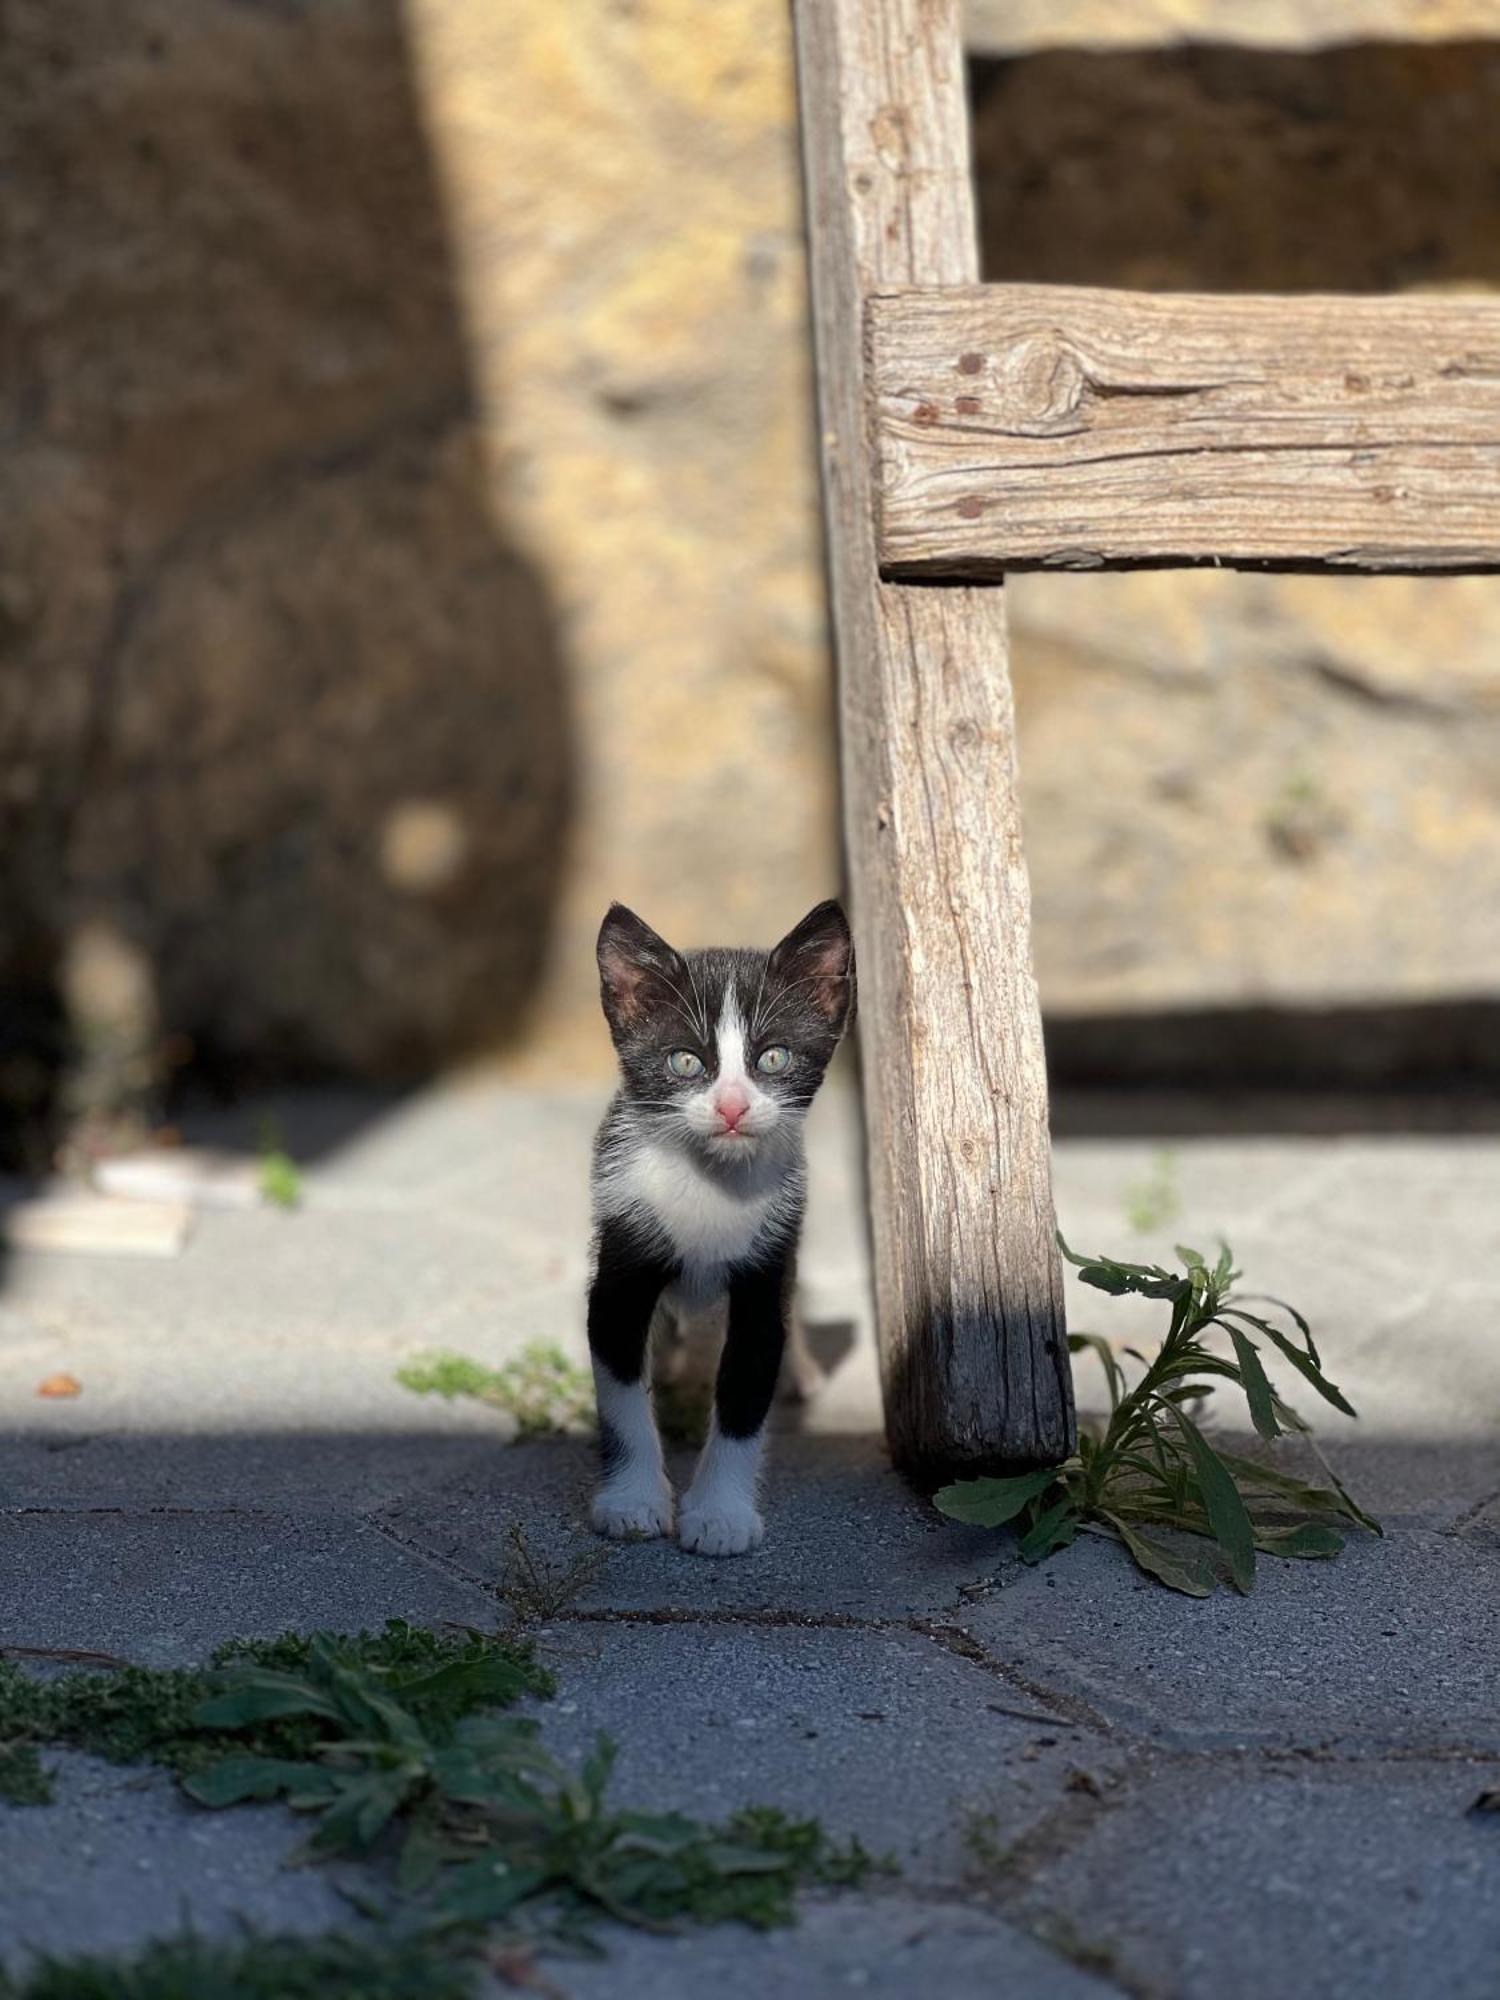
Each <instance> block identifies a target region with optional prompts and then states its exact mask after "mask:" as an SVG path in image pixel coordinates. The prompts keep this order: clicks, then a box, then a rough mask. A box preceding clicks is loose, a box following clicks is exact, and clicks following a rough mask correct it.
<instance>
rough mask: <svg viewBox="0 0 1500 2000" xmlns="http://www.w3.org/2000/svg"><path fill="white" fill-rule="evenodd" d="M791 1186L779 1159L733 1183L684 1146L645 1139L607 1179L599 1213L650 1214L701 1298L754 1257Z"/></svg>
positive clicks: (687, 1288)
mask: <svg viewBox="0 0 1500 2000" xmlns="http://www.w3.org/2000/svg"><path fill="white" fill-rule="evenodd" d="M787 1185H788V1182H787V1173H786V1169H785V1166H784V1165H783V1163H782V1162H781V1161H780V1159H774V1160H767V1161H765V1162H763V1163H750V1164H749V1166H748V1168H747V1172H746V1175H745V1177H744V1178H743V1179H739V1178H736V1180H735V1182H734V1184H733V1185H727V1184H726V1183H725V1182H723V1181H720V1180H717V1179H715V1178H714V1177H713V1176H712V1175H710V1174H708V1173H706V1172H705V1171H704V1170H703V1169H702V1168H701V1167H700V1166H699V1165H698V1164H697V1162H696V1161H695V1160H693V1159H692V1158H690V1157H689V1155H688V1154H686V1153H684V1152H683V1151H682V1150H681V1148H680V1147H677V1146H673V1145H671V1144H670V1143H666V1142H662V1141H657V1142H655V1143H652V1142H649V1141H646V1142H643V1143H642V1144H641V1145H640V1146H638V1147H637V1148H636V1149H635V1151H633V1152H632V1153H630V1154H628V1155H627V1156H626V1157H625V1158H624V1159H623V1160H622V1161H621V1162H620V1164H619V1165H618V1167H616V1168H615V1169H614V1171H613V1172H612V1173H611V1174H610V1176H609V1178H608V1180H607V1181H606V1182H605V1183H604V1184H602V1186H601V1188H600V1191H599V1192H600V1212H601V1213H602V1214H605V1215H630V1214H636V1213H640V1212H642V1211H644V1212H645V1213H646V1214H647V1215H649V1216H650V1217H651V1218H652V1219H653V1220H654V1221H655V1222H656V1223H657V1224H658V1225H659V1226H660V1228H661V1230H662V1233H663V1234H664V1236H665V1237H666V1239H667V1242H668V1243H669V1244H670V1246H671V1248H672V1251H673V1253H674V1255H675V1256H676V1257H677V1258H678V1259H679V1260H680V1261H681V1264H682V1267H683V1275H682V1280H681V1283H682V1287H683V1290H684V1292H685V1293H686V1294H687V1295H689V1296H697V1295H699V1294H701V1293H703V1292H704V1291H705V1290H712V1289H713V1288H714V1287H715V1286H717V1285H719V1284H721V1283H722V1280H723V1273H724V1270H725V1267H726V1266H727V1265H730V1264H734V1263H738V1262H739V1261H740V1260H741V1259H742V1258H744V1257H747V1256H748V1255H749V1253H750V1251H751V1249H752V1248H753V1247H754V1245H755V1243H756V1241H757V1239H758V1238H759V1236H760V1234H761V1231H762V1230H763V1229H764V1227H765V1225H766V1223H767V1221H768V1220H769V1218H770V1217H771V1214H772V1212H773V1210H774V1209H775V1208H776V1206H777V1204H778V1203H779V1202H781V1201H784V1200H785V1199H786V1193H787Z"/></svg>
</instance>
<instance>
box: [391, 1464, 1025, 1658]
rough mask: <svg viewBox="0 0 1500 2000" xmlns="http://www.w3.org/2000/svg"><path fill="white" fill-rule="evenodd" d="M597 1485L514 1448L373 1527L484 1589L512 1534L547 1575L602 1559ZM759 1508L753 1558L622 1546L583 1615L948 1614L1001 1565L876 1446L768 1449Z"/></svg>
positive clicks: (680, 1478) (989, 1540)
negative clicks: (595, 1531)
mask: <svg viewBox="0 0 1500 2000" xmlns="http://www.w3.org/2000/svg"><path fill="white" fill-rule="evenodd" d="M670 1462H671V1470H672V1474H673V1477H674V1479H675V1481H676V1483H677V1486H678V1489H679V1491H680V1490H681V1489H682V1487H683V1486H684V1484H685V1483H686V1481H687V1479H688V1478H689V1476H690V1475H691V1471H692V1466H693V1454H692V1453H691V1452H673V1453H672V1454H671V1457H670ZM595 1477H596V1466H595V1454H594V1451H593V1447H592V1445H591V1444H589V1443H587V1442H582V1441H580V1442H576V1443H575V1442H569V1441H564V1442H557V1443H553V1442H547V1443H540V1442H539V1443H534V1444H518V1445H516V1446H515V1447H513V1448H512V1449H511V1450H510V1451H508V1452H503V1453H501V1452H497V1453H496V1454H495V1456H494V1458H493V1459H491V1460H489V1461H488V1462H487V1463H486V1464H485V1465H484V1466H483V1467H482V1468H481V1469H480V1471H479V1474H478V1476H477V1477H476V1476H475V1475H474V1474H473V1473H472V1472H469V1471H466V1472H464V1473H462V1474H461V1475H459V1476H458V1477H456V1478H455V1479H454V1480H452V1481H451V1482H449V1483H448V1484H447V1485H445V1486H442V1487H434V1488H429V1489H427V1490H425V1491H423V1492H421V1493H418V1494H415V1495H413V1496H412V1497H411V1498H410V1499H408V1500H405V1501H403V1502H402V1503H401V1504H399V1505H397V1506H395V1507H393V1508H391V1509H389V1510H388V1511H387V1512H386V1513H385V1514H384V1515H383V1516H382V1518H383V1519H384V1520H385V1521H386V1522H387V1523H388V1525H389V1526H391V1527H392V1528H393V1529H395V1530H396V1531H397V1532H399V1533H400V1534H401V1535H402V1536H405V1537H410V1538H411V1540H412V1541H413V1543H414V1544H415V1545H416V1546H419V1547H423V1548H428V1549H430V1550H431V1551H432V1552H433V1553H434V1554H437V1555H439V1556H441V1557H442V1558H443V1559H444V1560H445V1561H451V1562H455V1563H458V1564H460V1565H462V1567H463V1568H464V1569H465V1570H467V1571H469V1572H470V1573H471V1574H473V1575H475V1576H476V1577H480V1578H482V1579H484V1581H485V1582H486V1583H490V1584H494V1583H498V1582H499V1581H500V1580H501V1579H502V1577H503V1576H504V1574H505V1571H506V1569H507V1567H508V1565H509V1563H510V1560H511V1546H510V1542H509V1539H508V1536H509V1533H510V1531H511V1529H512V1528H514V1527H516V1526H517V1525H519V1526H520V1527H522V1528H523V1529H524V1531H525V1533H526V1535H527V1537H528V1539H529V1541H530V1542H531V1544H532V1546H533V1547H535V1548H536V1549H537V1550H538V1551H539V1552H541V1553H543V1554H545V1555H546V1556H547V1558H548V1559H549V1560H551V1561H553V1562H557V1563H561V1562H567V1561H571V1560H573V1559H574V1558H575V1557H577V1556H578V1555H580V1554H584V1553H587V1552H589V1551H591V1550H594V1549H598V1548H600V1547H601V1544H600V1543H599V1542H598V1540H597V1538H596V1537H593V1536H592V1535H590V1533H589V1531H588V1529H587V1525H586V1524H587V1514H588V1501H589V1494H590V1492H591V1490H592V1487H593V1483H594V1479H595ZM763 1501H764V1511H765V1516H766V1540H765V1543H764V1545H763V1547H761V1548H760V1549H757V1550H755V1551H754V1552H753V1553H752V1554H750V1555H746V1556H738V1557H736V1558H734V1560H733V1561H723V1562H711V1561H708V1560H706V1559H705V1558H703V1557H700V1556H692V1555H688V1554H686V1553H685V1552H684V1551H683V1550H682V1549H680V1548H679V1547H678V1546H677V1545H676V1543H675V1542H670V1541H665V1540H660V1541H651V1542H638V1543H625V1544H620V1545H618V1546H615V1547H613V1548H612V1549H610V1550H609V1552H608V1562H607V1567H606V1568H605V1569H604V1572H603V1574H602V1576H601V1577H600V1579H599V1580H598V1582H597V1583H596V1584H595V1585H593V1586H592V1587H591V1588H590V1589H588V1590H586V1591H585V1592H584V1593H583V1595H582V1596H581V1597H580V1599H579V1602H580V1604H582V1605H586V1606H593V1607H596V1608H601V1607H608V1608H612V1609H615V1610H641V1609H646V1610H650V1609H657V1608H661V1607H677V1608H686V1609H699V1610H706V1611H711V1610H723V1609H730V1608H738V1609H756V1608H762V1607H767V1606H776V1607H780V1608H782V1609H790V1610H796V1609H803V1610H810V1611H818V1612H835V1613H840V1614H852V1615H859V1616H863V1617H880V1618H904V1617H907V1616H912V1615H934V1614H946V1613H947V1612H949V1611H951V1610H953V1609H954V1607H956V1606H958V1605H960V1604H962V1603H963V1602H964V1601H965V1600H964V1597H963V1594H962V1593H963V1591H964V1589H965V1587H967V1586H970V1585H973V1584H975V1583H979V1584H981V1585H982V1584H984V1583H986V1582H987V1581H988V1580H989V1579H990V1578H992V1577H993V1576H994V1575H995V1573H996V1571H997V1570H998V1568H999V1567H1000V1565H1001V1563H1002V1562H1003V1561H1004V1560H1005V1559H1006V1558H1007V1557H1008V1555H1009V1554H1010V1553H1011V1551H1010V1547H1009V1545H1008V1544H1006V1543H1003V1542H1001V1541H1000V1540H999V1538H998V1537H996V1536H995V1535H993V1534H991V1533H989V1532H987V1531H986V1530H983V1529H978V1528H965V1527H961V1526H959V1525H958V1524H957V1523H955V1522H945V1521H944V1520H943V1519H942V1518H941V1517H940V1516H939V1515H937V1514H936V1513H935V1512H934V1511H933V1509H932V1508H931V1507H930V1506H928V1505H927V1504H926V1503H925V1502H924V1501H923V1500H921V1499H920V1498H919V1497H918V1496H917V1495H916V1494H915V1493H913V1491H912V1490H911V1488H910V1487H909V1486H907V1485H906V1483H905V1481H904V1480H902V1479H900V1478H899V1477H898V1476H897V1475H896V1474H895V1473H894V1472H893V1471H892V1470H891V1467H890V1462H889V1460H888V1459H887V1457H886V1453H885V1447H884V1443H883V1441H881V1440H880V1439H877V1438H870V1437H864V1438H860V1437H821V1436H809V1435H789V1436H783V1437H779V1438H777V1439H775V1440H774V1441H773V1443H772V1446H771V1449H770V1454H769V1465H768V1469H767V1473H766V1479H765V1487H764V1496H763Z"/></svg>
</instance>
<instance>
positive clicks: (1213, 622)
mask: <svg viewBox="0 0 1500 2000" xmlns="http://www.w3.org/2000/svg"><path fill="white" fill-rule="evenodd" d="M1203 11H1204V12H1205V13H1211V12H1212V11H1213V10H1212V9H1205V10H1203ZM1307 12H1308V15H1309V18H1310V19H1311V18H1312V17H1313V16H1315V15H1318V14H1319V10H1317V9H1313V8H1309V9H1308V10H1307ZM1497 112H1500V43H1483V42H1481V43H1474V42H1461V43H1447V44H1444V43H1435V44H1428V45H1422V46H1408V45H1405V44H1401V43H1386V44H1374V45H1369V46H1358V47H1353V48H1339V49H1324V50H1320V51H1318V52H1316V53H1307V52H1297V51H1289V50H1278V51H1259V50H1246V49H1243V48H1238V47H1224V46H1214V47H1199V48H1190V49H1183V50H1168V51H1165V52H1141V51H1136V52H1122V53H1104V52H1100V51H1098V50H1056V51H1052V52H1049V53H1045V54H1038V55H1035V56H1031V57H1028V58H1026V59H1024V60H1020V61H1016V62H1011V63H1006V64H997V65H994V66H988V65H986V66H983V67H981V69H980V71H979V74H978V78H977V85H976V115H975V153H976V161H977V171H978V178H979V188H980V205H981V212H982V215H983V221H984V228H983V254H984V264H985V273H986V275H987V276H988V277H991V278H995V279H1006V278H1017V279H1020V278H1026V279H1035V280H1042V281H1050V282H1057V283H1075V284H1113V285H1121V286H1131V287H1139V288H1144V289H1156V290H1194V289H1199V290H1206V291H1262V292H1276V291H1306V290H1327V291H1349V292H1372V291H1396V290H1401V289H1404V288H1408V287H1411V286H1422V287H1425V288H1428V289H1438V290H1441V289H1444V288H1453V289H1465V290H1488V289H1491V288H1493V287H1494V286H1495V285H1496V284H1497V283H1500V228H1497V226H1496V222H1497V207H1496V196H1495V189H1496V187H1497V185H1500V118H1497ZM1011 592H1012V614H1013V619H1012V629H1013V654H1014V665H1015V674H1016V681H1017V700H1018V706H1019V711H1020V727H1021V733H1022V742H1021V754H1022V773H1023V784H1024V789H1025V800H1026V810H1027V832H1028V840H1029V844H1030V851H1031V856H1032V867H1033V873H1034V887H1035V898H1036V907H1037V911H1038V923H1037V953H1038V961H1039V970H1040V975H1041V981H1042V989H1043V994H1044V998H1045V1000H1046V1002H1047V1004H1048V1006H1049V1007H1050V1009H1051V1010H1052V1011H1053V1012H1056V1013H1072V1014H1080V1013H1087V1012H1089V1011H1093V1010H1103V1011H1106V1012H1109V1011H1114V1010H1128V1009H1132V1008H1135V1009H1168V1008H1175V1007H1189V1008H1191V1007H1202V1006H1206V1005H1221V1006H1247V1005H1255V1004H1258V1003H1261V1002H1266V1001H1271V1002H1280V1003H1287V1004H1293V1005H1303V1006H1307V1005H1313V1006H1319V1005H1328V1004H1337V1003H1341V1002H1352V1001H1359V1002H1366V1003H1374V1004H1382V1003H1399V1002H1410V1001H1419V1000H1430V999H1434V998H1438V997H1453V996H1458V995H1464V996H1479V995H1491V996H1493V995H1495V994H1496V993H1497V991H1500V810H1497V808H1500V580H1497V579H1494V578H1457V579H1446V580H1413V579H1407V578H1380V579H1354V578H1350V579H1343V578H1337V579H1335V578H1328V579H1324V578H1309V577H1268V576H1252V575H1239V576H1237V575H1228V574H1224V575H1215V574H1211V573H1207V572H1195V573H1191V574H1187V573H1182V572H1177V573H1170V572H1168V573H1158V574H1144V573H1142V574H1133V575H1124V576H1115V577H1086V576H1085V577H1065V576H1056V577H1040V576H1028V577H1019V578H1017V579H1015V580H1014V582H1013V584H1012V585H1011Z"/></svg>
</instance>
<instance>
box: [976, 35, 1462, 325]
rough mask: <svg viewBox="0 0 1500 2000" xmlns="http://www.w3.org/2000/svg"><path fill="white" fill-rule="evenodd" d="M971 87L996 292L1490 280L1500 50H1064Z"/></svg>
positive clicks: (1378, 286) (991, 66)
mask: <svg viewBox="0 0 1500 2000" xmlns="http://www.w3.org/2000/svg"><path fill="white" fill-rule="evenodd" d="M971 94H972V98H973V116H974V155H975V174H976V177H977V181H978V193H979V205H980V215H981V246H982V249H981V255H982V262H983V267H984V276H985V278H986V280H987V281H989V282H991V283H1001V282H1005V281H1009V280H1016V281H1026V282H1030V283H1037V284H1070V285H1120V286H1126V287H1130V288H1132V289H1137V290H1143V291H1211V292H1212V291H1217V292H1263V291H1273V292H1306V291H1321V292H1386V291H1401V290H1404V289H1408V288H1410V287H1413V286H1420V285H1423V284H1460V283H1464V282H1468V283H1470V284H1476V283H1477V284H1480V285H1488V284H1495V283H1500V232H1497V231H1496V229H1495V177H1496V173H1497V171H1500V131H1497V124H1496V116H1495V112H1496V105H1497V102H1500V42H1494V41H1469V42H1434V43H1424V44H1420V45H1418V44H1413V43H1407V42H1361V43H1356V44H1352V45H1350V46H1346V47H1336V48H1323V49H1317V50H1302V51H1296V50H1267V49H1247V48H1235V47H1230V46H1221V45H1217V44H1212V43H1204V44H1199V45H1197V46H1192V47H1186V48H1175V49H1163V50H1141V51H1132V52H1122V51H1109V52H1105V51H1099V50H1088V49H1058V50H1052V51H1048V52H1045V53H1043V54H1039V55H1031V56H1025V57H1022V58H1019V59H1017V60H1013V61H1008V62H1007V61H989V60H985V61H977V62H975V63H974V65H973V66H972V93H971Z"/></svg>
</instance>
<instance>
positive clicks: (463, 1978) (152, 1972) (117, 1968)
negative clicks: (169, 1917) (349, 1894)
mask: <svg viewBox="0 0 1500 2000" xmlns="http://www.w3.org/2000/svg"><path fill="white" fill-rule="evenodd" d="M476 1985H477V1968H476V1967H474V1966H473V1965H471V1964H469V1963H468V1962H466V1961H465V1960H464V1959H462V1958H460V1957H458V1956H457V1955H455V1954H454V1952H453V1951H452V1950H451V1949H450V1948H449V1947H447V1946H446V1945H444V1944H443V1943H442V1942H441V1941H440V1940H433V1939H430V1938H424V1937H421V1936H413V1937H392V1936H388V1935H385V1934H383V1933H377V1934H376V1935H374V1936H371V1937H361V1938H353V1937H345V1936H341V1935H339V1934H338V1933H337V1932H335V1933H333V1934H332V1935H329V1936H325V1937H300V1936H274V1935H273V1936H265V1935H257V1934H256V1933H254V1932H250V1933H248V1934H246V1935H245V1936H243V1937H236V1938H234V1939H231V1940H228V1941H226V1940H224V1939H221V1938H205V1937H199V1936H197V1935H196V1934H194V1933H193V1932H191V1931H189V1932H186V1933H184V1934H182V1935H181V1936H178V1937H172V1938H162V1939H160V1940H158V1941H156V1942H155V1943H152V1944H148V1945H146V1946H145V1947H144V1948H143V1949H142V1950H141V1951H140V1952H138V1953H136V1954H135V1955H134V1956H133V1957H131V1958H115V1957H99V1956H85V1957H80V1958H59V1957H53V1956H47V1957H44V1958H42V1959H40V1960H38V1961H37V1962H36V1963H34V1964H32V1965H30V1966H28V1968H27V1969H26V1971H25V1972H24V1973H14V1974H12V1973H7V1972H6V1970H5V1968H4V1967H3V1966H0V2000H210V1996H211V2000H474V1996H475V1992H476Z"/></svg>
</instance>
